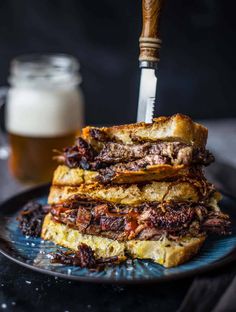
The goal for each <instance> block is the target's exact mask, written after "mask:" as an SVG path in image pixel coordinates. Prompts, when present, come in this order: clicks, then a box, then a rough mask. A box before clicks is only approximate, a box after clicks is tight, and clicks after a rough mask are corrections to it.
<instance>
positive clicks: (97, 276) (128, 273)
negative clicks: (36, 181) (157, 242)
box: [0, 186, 236, 283]
mask: <svg viewBox="0 0 236 312" xmlns="http://www.w3.org/2000/svg"><path fill="white" fill-rule="evenodd" d="M48 189H49V188H48V186H42V187H38V188H36V189H33V190H30V191H28V192H24V193H22V194H20V195H17V196H15V197H12V198H11V199H10V200H8V201H6V202H5V203H3V204H2V205H1V206H0V229H1V230H0V252H1V253H2V254H3V255H5V256H6V257H8V258H9V259H11V260H13V261H15V262H17V263H18V264H21V265H23V266H25V267H28V268H30V269H32V270H35V271H40V272H42V273H46V274H51V275H56V276H60V277H64V278H68V279H73V280H83V281H89V282H102V283H105V282H108V283H137V282H140V283H144V282H161V281H165V280H172V279H176V278H181V277H186V276H190V275H194V274H199V273H202V272H206V271H209V270H210V269H213V268H216V267H219V266H223V265H225V264H226V263H229V262H230V261H233V260H236V200H235V199H233V198H230V197H227V196H224V198H223V200H222V202H221V208H222V210H223V211H224V212H226V213H228V214H229V215H230V217H231V219H232V221H233V233H232V235H231V236H226V237H209V238H208V239H207V241H206V243H205V244H204V246H203V248H202V249H201V251H200V252H199V254H198V255H197V256H196V257H194V258H193V260H191V261H189V262H188V263H186V264H183V265H180V266H178V267H176V268H171V269H165V268H163V267H162V266H161V265H158V264H155V263H152V262H151V261H148V260H134V261H131V260H128V262H127V263H123V264H121V265H119V266H114V267H109V268H107V269H105V270H104V271H102V272H90V271H89V270H87V269H81V268H79V267H73V266H65V265H61V264H51V263H50V259H49V257H48V254H49V253H50V252H53V251H56V250H57V249H58V246H55V245H54V244H53V243H51V242H47V241H43V240H41V239H40V238H26V237H25V236H23V235H22V234H21V232H20V230H19V229H18V222H17V220H16V216H17V215H18V213H19V211H20V210H21V209H22V207H23V205H24V204H25V203H26V202H27V201H29V200H32V199H34V200H36V201H39V202H41V203H46V200H47V194H48Z"/></svg>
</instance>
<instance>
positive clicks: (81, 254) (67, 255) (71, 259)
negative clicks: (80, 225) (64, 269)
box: [51, 244, 119, 270]
mask: <svg viewBox="0 0 236 312" xmlns="http://www.w3.org/2000/svg"><path fill="white" fill-rule="evenodd" d="M51 256H52V258H51V262H52V263H61V264H65V265H73V266H80V267H81V268H88V269H91V270H100V269H104V267H105V266H109V265H112V264H118V263H119V259H118V257H117V256H115V257H109V258H96V257H95V255H94V252H93V250H92V249H91V247H89V246H88V245H86V244H80V245H79V246H78V250H77V251H72V250H69V251H62V250H60V251H58V252H56V253H53V254H51Z"/></svg>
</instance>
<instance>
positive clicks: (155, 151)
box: [95, 142, 214, 165]
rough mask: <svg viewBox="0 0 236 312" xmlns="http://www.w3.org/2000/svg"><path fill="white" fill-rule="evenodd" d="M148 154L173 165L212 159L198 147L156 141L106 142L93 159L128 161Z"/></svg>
mask: <svg viewBox="0 0 236 312" xmlns="http://www.w3.org/2000/svg"><path fill="white" fill-rule="evenodd" d="M148 155H159V156H162V157H163V158H164V159H165V163H169V164H174V165H180V164H184V165H190V164H191V163H193V162H196V163H199V164H202V165H207V164H209V163H211V162H212V161H214V158H213V156H212V154H211V153H210V152H209V151H207V150H205V149H200V148H193V147H192V146H191V145H189V144H185V143H182V142H158V143H143V144H136V145H128V144H126V145H125V144H119V143H112V142H109V143H107V144H106V145H105V146H104V148H103V149H102V150H101V151H100V153H99V154H98V155H97V156H96V158H95V160H96V161H99V162H102V163H106V164H114V163H120V162H122V163H127V162H128V163H129V162H131V161H134V160H137V159H142V158H145V157H146V156H148Z"/></svg>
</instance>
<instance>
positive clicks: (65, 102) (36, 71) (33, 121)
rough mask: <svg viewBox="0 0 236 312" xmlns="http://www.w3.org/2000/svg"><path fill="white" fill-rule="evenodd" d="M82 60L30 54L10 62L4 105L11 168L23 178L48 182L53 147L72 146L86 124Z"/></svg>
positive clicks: (64, 56)
mask: <svg viewBox="0 0 236 312" xmlns="http://www.w3.org/2000/svg"><path fill="white" fill-rule="evenodd" d="M78 70H79V64H78V62H77V61H76V60H75V59H74V58H73V57H71V56H68V55H60V54H59V55H26V56H21V57H18V58H16V59H15V60H13V61H12V63H11V73H10V79H9V82H10V89H9V91H8V95H7V105H6V116H5V120H6V129H7V132H8V137H9V144H10V150H11V153H10V157H9V168H10V171H11V172H12V174H13V175H14V176H15V177H16V178H17V179H19V180H22V181H24V182H37V183H41V182H46V181H49V180H50V179H51V176H52V173H53V170H54V168H55V166H56V165H57V164H56V162H55V161H53V156H55V154H54V153H53V151H54V150H62V148H63V147H65V146H68V145H71V144H73V141H74V139H75V136H76V135H77V134H78V132H79V131H80V129H81V128H82V126H83V121H84V109H83V94H82V91H81V89H80V87H79V85H80V83H81V77H80V75H79V72H78Z"/></svg>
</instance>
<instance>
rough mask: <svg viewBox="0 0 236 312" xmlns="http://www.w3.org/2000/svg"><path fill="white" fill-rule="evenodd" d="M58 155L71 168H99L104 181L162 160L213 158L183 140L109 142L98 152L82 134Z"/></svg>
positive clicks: (202, 160) (186, 161)
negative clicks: (73, 143) (134, 143)
mask: <svg viewBox="0 0 236 312" xmlns="http://www.w3.org/2000/svg"><path fill="white" fill-rule="evenodd" d="M94 132H96V137H98V138H99V140H100V141H101V142H103V141H105V142H106V139H105V138H103V137H102V136H103V135H104V134H103V133H100V132H99V131H98V130H97V129H94ZM58 159H59V160H62V161H63V162H64V163H65V164H66V165H67V166H68V167H70V168H76V167H79V168H82V169H85V170H99V171H100V175H99V180H100V182H103V183H107V182H110V181H111V180H112V178H113V177H114V175H115V173H116V172H117V171H125V170H129V171H137V170H142V169H145V168H146V167H147V166H152V165H159V164H169V165H181V164H183V165H205V166H207V165H209V164H210V163H211V162H213V161H214V157H213V155H212V154H211V153H210V152H209V151H208V150H205V149H200V148H194V147H193V146H191V145H189V144H185V143H182V142H157V143H151V142H147V143H142V144H136V145H127V144H121V143H113V142H106V143H105V144H104V147H103V149H102V150H101V151H100V152H99V153H96V152H95V151H94V149H93V147H92V146H91V145H90V144H89V143H87V142H86V141H85V140H83V139H82V138H78V139H77V140H76V145H74V146H72V147H68V148H65V149H64V151H63V155H61V156H59V157H58Z"/></svg>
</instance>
